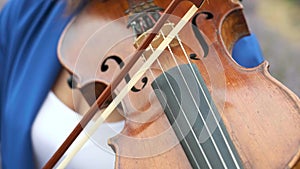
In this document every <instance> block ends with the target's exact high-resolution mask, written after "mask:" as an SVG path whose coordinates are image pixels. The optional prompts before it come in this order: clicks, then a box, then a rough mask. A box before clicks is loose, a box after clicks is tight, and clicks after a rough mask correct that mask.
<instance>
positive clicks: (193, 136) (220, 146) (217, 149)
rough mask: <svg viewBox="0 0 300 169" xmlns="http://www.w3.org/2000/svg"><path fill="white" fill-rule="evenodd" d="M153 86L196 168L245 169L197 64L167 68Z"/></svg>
mask: <svg viewBox="0 0 300 169" xmlns="http://www.w3.org/2000/svg"><path fill="white" fill-rule="evenodd" d="M152 87H153V89H155V90H154V91H155V93H156V95H157V97H158V99H159V101H160V103H161V105H162V107H164V111H165V113H166V115H167V117H168V119H169V122H170V124H171V125H172V127H173V129H174V131H175V133H176V135H177V138H178V140H179V141H180V143H181V145H182V147H183V149H184V151H185V153H186V155H187V157H188V159H189V161H190V163H191V165H192V166H193V168H194V169H197V168H228V169H234V168H243V167H242V163H241V160H240V157H239V156H238V154H237V151H236V149H235V147H234V145H233V143H232V141H231V139H230V137H229V135H228V132H227V130H226V128H225V126H224V123H223V121H222V119H221V117H220V114H219V112H218V110H217V108H216V106H215V104H214V103H213V100H212V98H211V96H210V93H209V91H208V89H207V87H206V85H205V83H204V80H203V78H202V77H201V74H200V73H199V71H198V69H197V67H196V66H195V65H180V66H178V67H175V68H172V69H170V70H168V71H167V72H165V74H163V75H161V76H159V77H158V78H157V79H156V80H155V81H154V82H153V83H152Z"/></svg>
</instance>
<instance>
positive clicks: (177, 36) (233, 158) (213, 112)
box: [168, 21, 240, 169]
mask: <svg viewBox="0 0 300 169" xmlns="http://www.w3.org/2000/svg"><path fill="white" fill-rule="evenodd" d="M168 22H169V21H168ZM169 23H170V22H169ZM171 26H172V27H173V28H174V26H173V25H172V24H171ZM176 39H178V42H179V45H180V47H181V49H182V51H183V53H184V55H185V57H186V60H187V61H188V64H189V66H190V68H191V70H192V72H193V75H194V77H195V79H196V80H197V83H198V85H199V87H200V89H201V92H202V93H203V95H204V98H205V100H206V103H207V104H208V106H209V109H210V111H211V112H212V115H213V117H214V120H215V122H216V124H217V127H218V128H219V130H220V133H221V135H222V137H223V140H224V142H225V144H226V147H227V149H228V150H229V152H230V155H231V158H232V160H233V161H234V164H235V166H236V167H237V168H238V169H240V166H239V164H238V162H237V159H236V157H235V155H234V153H233V151H232V149H231V147H230V145H229V143H228V140H227V138H226V137H225V134H224V132H223V130H222V128H221V126H220V124H219V122H218V119H217V117H216V114H215V111H214V110H213V109H212V106H211V104H210V102H209V101H208V98H207V95H206V93H205V92H204V89H203V87H202V85H201V83H200V81H199V79H198V77H197V75H196V73H195V70H194V68H193V66H192V63H191V61H190V59H189V57H188V55H187V52H186V50H185V48H184V46H183V44H182V41H181V39H180V37H179V35H178V34H177V35H176ZM183 78H184V77H183Z"/></svg>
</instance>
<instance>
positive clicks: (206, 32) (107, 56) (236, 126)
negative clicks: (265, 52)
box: [58, 0, 300, 169]
mask: <svg viewBox="0 0 300 169" xmlns="http://www.w3.org/2000/svg"><path fill="white" fill-rule="evenodd" d="M154 3H155V4H156V5H157V6H158V7H161V8H166V7H167V6H168V4H169V3H170V1H154ZM190 6H191V3H190V2H184V3H182V4H180V5H179V6H178V7H177V8H176V10H175V13H174V17H173V16H172V17H171V18H170V21H171V22H173V20H174V22H176V20H178V18H177V17H179V16H182V15H183V14H184V13H185V12H186V11H187V9H188V8H189V7H190ZM128 8H129V6H128V2H127V1H126V0H108V1H105V2H99V1H92V2H91V3H89V4H88V5H87V6H86V7H85V9H83V11H82V12H81V13H80V14H79V15H78V17H76V18H75V19H74V20H73V21H72V22H71V23H70V24H69V25H68V27H66V29H65V31H64V33H63V35H62V38H61V40H60V44H59V48H58V55H59V59H60V61H61V62H62V63H63V65H64V67H65V68H66V69H67V70H68V71H69V72H70V73H71V74H73V75H74V79H73V80H74V81H76V87H77V88H79V89H80V90H81V91H82V93H83V95H84V96H85V98H86V99H87V101H88V102H89V103H90V104H91V103H93V102H94V101H95V100H96V98H97V96H98V95H99V93H101V92H102V91H103V89H104V88H105V86H107V85H108V84H109V83H110V82H111V81H112V80H113V78H114V77H115V75H116V74H118V73H119V72H120V70H121V69H122V65H126V63H127V61H128V59H130V58H128V56H130V55H131V54H132V53H133V52H134V51H135V50H136V48H135V46H134V44H135V45H138V44H137V43H136V38H135V35H136V34H135V33H134V31H133V29H131V28H130V27H128V20H130V17H129V16H128V15H127V14H125V11H126V10H127V9H128ZM199 13H200V14H199V16H198V17H197V18H196V19H195V22H196V25H197V28H198V29H199V32H200V33H201V35H202V37H203V39H204V41H205V44H206V45H207V47H208V48H207V49H205V47H204V46H203V44H201V42H199V38H197V37H196V36H195V34H194V33H192V32H193V30H192V27H193V26H192V25H191V24H190V25H187V26H185V27H184V29H183V30H182V31H181V32H180V34H179V36H180V40H179V39H178V40H177V41H182V43H183V46H184V49H185V52H186V53H187V54H188V55H189V56H191V55H190V54H193V56H196V57H190V58H189V61H188V60H187V58H186V57H185V53H184V52H183V51H182V46H180V44H178V43H176V42H175V43H174V45H173V46H171V49H172V52H170V51H168V50H167V49H166V50H165V51H164V52H163V54H162V56H160V58H159V61H157V62H155V63H154V64H153V66H152V67H151V70H149V71H147V73H146V74H145V75H144V76H143V77H144V78H143V79H141V80H140V81H139V82H138V83H137V84H136V85H135V89H134V90H132V91H130V92H129V93H128V95H127V96H126V97H125V99H124V101H123V102H122V105H121V107H122V110H123V111H122V114H123V115H124V117H125V119H126V123H125V127H124V129H123V131H122V132H121V133H120V134H119V135H117V136H115V137H113V138H111V139H110V140H109V144H110V145H111V147H112V148H113V149H114V151H115V152H116V157H117V158H116V162H115V164H116V168H141V166H142V167H143V168H164V169H165V168H195V167H193V166H192V165H191V164H190V161H189V159H188V157H187V156H186V154H185V150H184V148H183V147H182V146H181V144H180V141H178V138H177V137H176V133H175V132H174V131H173V129H172V124H170V122H169V121H168V118H167V116H166V115H165V111H164V108H163V107H162V106H161V102H160V101H159V100H158V98H157V97H156V95H155V93H154V91H153V87H152V86H151V83H154V82H155V79H156V78H157V77H159V76H161V74H162V73H163V72H165V71H168V70H170V69H172V68H174V67H176V66H178V65H182V64H189V63H192V64H194V65H196V67H197V68H198V71H199V72H200V74H201V76H202V78H203V80H204V82H205V84H206V88H207V89H208V91H209V93H210V95H211V97H212V100H213V102H214V103H213V104H214V105H215V106H216V109H217V111H218V114H219V116H220V117H221V120H220V121H222V124H224V126H225V128H226V130H227V131H226V133H228V135H229V138H230V142H232V144H233V146H234V149H235V150H233V151H236V153H237V154H238V158H239V160H240V163H241V165H242V166H241V168H274V169H275V168H276V169H277V168H297V167H298V168H299V166H300V164H299V163H300V162H299V160H300V149H299V148H300V102H299V98H298V97H297V96H296V95H295V94H294V93H292V92H291V91H290V90H289V89H287V88H286V87H284V86H283V85H282V84H281V83H280V82H278V81H277V80H276V79H274V78H273V77H272V76H271V75H270V74H269V72H268V63H267V62H266V61H265V62H263V63H262V64H261V65H259V66H258V67H256V68H251V69H249V68H244V67H241V66H239V65H238V64H237V63H236V62H235V61H234V60H233V59H232V57H231V50H232V47H233V45H234V43H235V42H236V41H237V40H238V39H240V38H242V37H244V36H246V35H249V34H250V32H249V30H248V27H247V24H246V21H245V19H244V17H243V13H242V6H241V4H240V3H237V2H236V3H235V2H232V1H231V0H226V1H224V0H214V1H205V2H204V4H203V6H201V8H199ZM158 41H159V40H158ZM146 52H147V51H146ZM148 52H149V51H148ZM150 53H151V51H150ZM145 55H147V54H145ZM173 55H174V56H175V58H176V62H175V61H174V60H173ZM204 56H205V57H204ZM144 57H145V58H146V59H147V56H144ZM145 58H141V59H140V60H138V62H137V63H136V65H135V66H134V67H133V69H132V70H130V72H129V74H128V76H127V77H128V78H129V79H130V76H131V75H132V74H133V72H136V71H137V70H138V69H139V66H140V65H141V64H142V63H143V62H144V59H145ZM86 65H88V66H86ZM126 83H127V81H126V80H124V81H122V83H121V84H120V85H119V86H118V87H117V88H116V90H115V91H113V93H114V94H115V95H117V94H118V91H120V90H121V89H122V88H123V87H124V86H125V84H126ZM216 144H218V142H216ZM103 160H105V159H103ZM211 160H212V159H211ZM211 163H214V161H211Z"/></svg>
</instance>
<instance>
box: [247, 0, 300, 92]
mask: <svg viewBox="0 0 300 169" xmlns="http://www.w3.org/2000/svg"><path fill="white" fill-rule="evenodd" d="M242 3H243V5H244V11H245V15H246V19H247V21H248V25H249V27H250V29H251V31H252V32H253V33H255V34H256V36H257V38H258V40H259V42H260V45H261V48H262V51H263V53H264V56H265V59H266V60H267V61H268V62H269V63H270V73H271V74H272V75H273V77H275V78H276V79H278V80H279V81H281V82H282V83H283V84H285V85H286V86H287V87H288V88H290V89H291V90H292V91H294V92H295V93H296V94H297V95H298V96H300V66H299V65H300V32H299V30H300V0H243V2H242Z"/></svg>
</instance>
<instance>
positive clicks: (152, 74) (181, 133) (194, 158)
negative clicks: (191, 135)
mask: <svg viewBox="0 0 300 169" xmlns="http://www.w3.org/2000/svg"><path fill="white" fill-rule="evenodd" d="M149 46H151V48H152V45H151V44H150V45H149ZM151 50H152V49H151ZM152 51H153V50H152ZM142 58H143V59H144V60H146V57H145V56H144V54H142ZM157 60H158V59H157ZM161 70H162V69H161ZM149 72H150V73H151V76H152V77H153V79H155V75H154V73H153V71H152V70H151V68H150V69H149ZM162 72H163V74H165V73H164V71H163V70H162ZM154 83H156V84H157V82H156V81H155V80H154ZM157 87H158V89H159V92H160V93H161V94H162V90H161V88H160V87H159V85H157ZM166 106H167V107H168V109H171V108H170V106H169V104H168V103H166ZM171 115H172V118H173V119H175V116H174V115H173V114H172V113H171ZM174 122H175V124H176V125H177V126H179V125H178V123H177V121H176V120H174ZM178 130H179V132H180V135H181V136H182V137H183V136H184V134H183V132H182V130H181V128H180V127H178ZM183 141H184V142H185V143H186V145H187V147H188V149H189V152H190V153H191V154H192V157H193V160H194V162H195V163H196V165H197V168H199V169H201V168H200V166H199V164H198V161H197V159H196V157H195V156H194V153H193V152H192V149H191V147H190V146H189V144H188V143H187V141H186V140H185V139H183ZM200 151H201V152H202V153H204V151H203V149H202V147H201V146H200ZM204 155H205V154H204ZM205 159H206V160H207V158H206V156H205ZM207 162H208V160H207ZM208 165H209V166H210V164H209V163H208ZM210 168H211V166H210Z"/></svg>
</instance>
